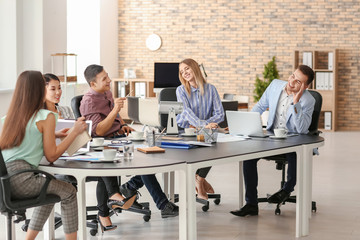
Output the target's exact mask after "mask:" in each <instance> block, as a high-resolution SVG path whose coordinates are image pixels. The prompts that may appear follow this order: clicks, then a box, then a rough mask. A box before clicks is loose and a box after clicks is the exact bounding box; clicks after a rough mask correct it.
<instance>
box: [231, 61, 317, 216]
mask: <svg viewBox="0 0 360 240" xmlns="http://www.w3.org/2000/svg"><path fill="white" fill-rule="evenodd" d="M313 79H314V71H313V70H312V69H311V68H310V67H308V66H306V65H300V66H299V67H298V68H297V69H296V70H295V72H294V73H293V74H292V75H291V76H290V77H289V78H288V81H281V80H278V79H274V80H273V81H272V82H271V84H270V85H269V87H268V88H267V89H266V90H265V92H264V94H263V95H262V97H261V99H260V100H259V102H258V103H257V104H256V105H255V106H254V108H253V109H252V111H253V112H259V113H260V114H262V113H263V112H264V111H265V110H266V109H267V108H269V119H268V123H267V130H270V131H272V130H274V129H275V128H285V129H287V130H288V132H292V133H299V134H306V133H308V129H309V126H310V124H311V120H312V113H313V111H314V105H315V99H314V98H313V97H312V95H311V94H310V93H309V92H308V91H307V90H306V89H307V88H308V87H309V85H310V84H311V82H312V81H313ZM286 159H287V161H288V171H287V182H286V183H285V184H284V186H283V188H282V189H280V190H279V191H278V192H276V193H275V194H273V195H272V196H270V197H269V198H268V202H269V203H281V202H284V201H285V200H286V199H288V198H289V197H290V193H291V192H292V191H294V187H295V185H296V153H288V154H286ZM258 161H259V159H253V160H248V161H244V163H243V173H244V180H245V189H246V192H245V200H246V205H245V206H244V207H242V208H241V209H239V210H235V211H231V212H230V213H232V214H233V215H236V216H240V217H244V216H247V215H258V214H259V208H258V200H257V199H258V196H257V185H258V175H257V162H258Z"/></svg>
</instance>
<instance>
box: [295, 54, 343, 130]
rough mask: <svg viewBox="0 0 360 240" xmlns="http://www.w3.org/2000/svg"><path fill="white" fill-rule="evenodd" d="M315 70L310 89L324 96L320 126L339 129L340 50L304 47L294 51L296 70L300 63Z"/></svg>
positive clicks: (327, 128) (321, 127)
mask: <svg viewBox="0 0 360 240" xmlns="http://www.w3.org/2000/svg"><path fill="white" fill-rule="evenodd" d="M300 64H304V65H308V66H309V67H311V68H312V69H313V70H314V73H315V76H314V81H313V82H312V84H311V85H310V86H309V89H312V90H316V91H318V92H319V93H320V94H321V96H322V97H323V103H322V108H321V115H320V120H319V128H320V129H321V130H325V131H328V130H329V131H336V129H337V89H338V87H337V86H338V69H337V66H338V50H337V49H315V50H314V49H304V50H295V51H294V65H293V66H294V70H295V69H296V68H297V67H298V66H299V65H300Z"/></svg>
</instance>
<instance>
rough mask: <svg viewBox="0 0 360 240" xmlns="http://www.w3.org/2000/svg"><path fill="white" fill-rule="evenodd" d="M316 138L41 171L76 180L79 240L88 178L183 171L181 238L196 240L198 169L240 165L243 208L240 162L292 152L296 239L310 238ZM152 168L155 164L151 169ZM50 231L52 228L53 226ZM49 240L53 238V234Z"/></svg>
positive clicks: (174, 152)
mask: <svg viewBox="0 0 360 240" xmlns="http://www.w3.org/2000/svg"><path fill="white" fill-rule="evenodd" d="M323 145H324V139H323V138H321V137H318V136H308V135H300V136H294V137H289V138H287V139H286V140H276V139H252V140H245V141H239V142H227V143H216V144H214V146H212V147H201V148H195V149H190V150H184V149H166V152H165V153H163V154H142V153H138V152H136V153H135V157H134V159H133V160H132V161H128V162H125V161H123V162H121V163H106V164H105V163H104V164H99V163H96V164H91V163H84V162H70V161H56V162H55V163H54V164H48V163H46V162H43V164H41V166H40V167H39V168H40V169H41V170H44V171H47V172H49V173H52V174H67V175H73V176H74V177H75V178H76V179H77V181H78V203H79V239H86V211H85V208H86V201H85V178H86V177H87V176H121V175H129V174H133V175H141V174H152V173H160V172H171V171H178V172H179V182H178V183H177V184H178V189H179V197H180V198H179V209H180V212H179V239H181V240H182V239H191V240H195V239H197V226H196V206H195V204H196V198H195V194H194V186H195V177H194V176H195V172H196V170H197V169H198V168H202V167H208V166H214V165H218V164H226V163H231V162H239V185H238V187H239V207H242V205H243V195H244V194H243V176H242V161H245V160H249V159H256V158H262V157H267V156H272V155H278V154H283V153H289V152H296V154H297V159H298V161H297V203H296V233H295V235H296V237H302V236H306V235H308V234H309V218H310V217H311V215H310V213H311V199H312V198H311V193H312V177H311V176H312V154H313V149H314V148H317V147H320V146H323ZM149 163H151V164H149ZM49 225H50V226H49V228H50V229H51V226H53V224H52V223H51V220H50V221H49ZM46 235H48V236H45V238H52V236H53V232H52V231H49V232H48V233H47V234H46Z"/></svg>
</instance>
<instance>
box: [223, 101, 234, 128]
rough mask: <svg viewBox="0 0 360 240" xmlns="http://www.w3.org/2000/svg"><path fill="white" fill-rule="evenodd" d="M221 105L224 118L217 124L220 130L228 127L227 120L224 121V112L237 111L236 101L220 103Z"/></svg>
mask: <svg viewBox="0 0 360 240" xmlns="http://www.w3.org/2000/svg"><path fill="white" fill-rule="evenodd" d="M221 103H222V106H223V108H224V113H225V117H224V121H222V122H221V123H219V126H220V127H221V128H226V127H227V126H228V123H227V119H226V110H230V111H237V110H238V104H239V103H238V101H221Z"/></svg>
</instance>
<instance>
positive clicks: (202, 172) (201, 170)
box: [196, 167, 211, 178]
mask: <svg viewBox="0 0 360 240" xmlns="http://www.w3.org/2000/svg"><path fill="white" fill-rule="evenodd" d="M210 169H211V167H205V168H199V169H198V170H196V174H197V175H199V176H200V177H202V178H206V176H207V175H208V173H209V172H210Z"/></svg>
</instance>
